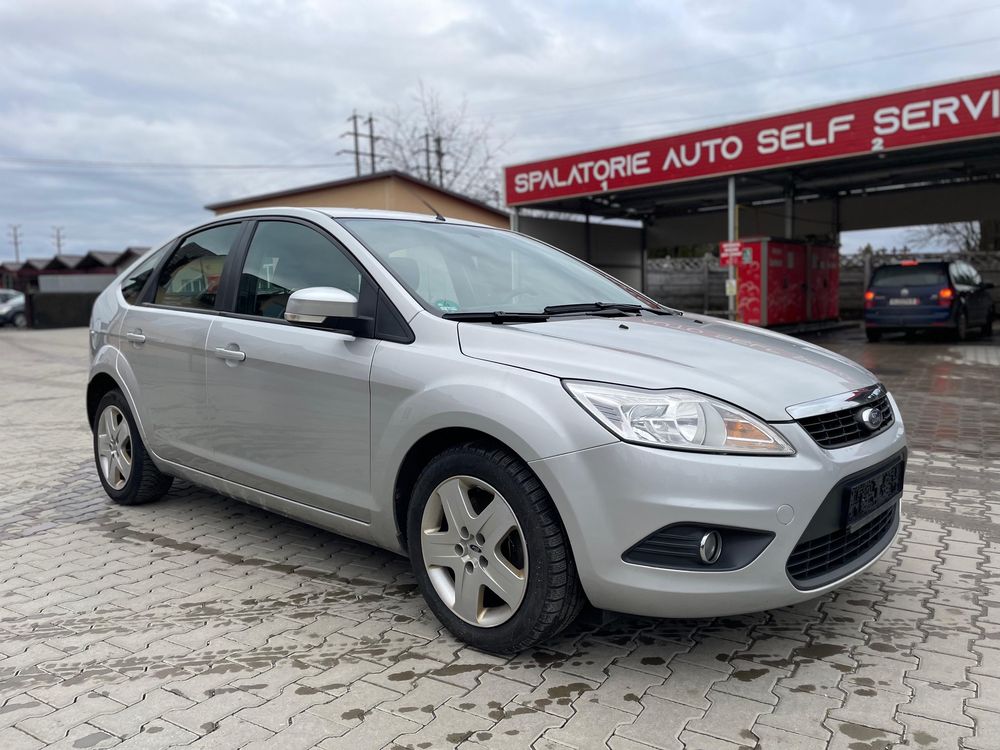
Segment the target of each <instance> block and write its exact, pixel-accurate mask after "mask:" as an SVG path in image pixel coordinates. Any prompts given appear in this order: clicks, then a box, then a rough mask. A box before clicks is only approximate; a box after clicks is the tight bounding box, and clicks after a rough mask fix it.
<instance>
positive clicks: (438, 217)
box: [404, 185, 448, 221]
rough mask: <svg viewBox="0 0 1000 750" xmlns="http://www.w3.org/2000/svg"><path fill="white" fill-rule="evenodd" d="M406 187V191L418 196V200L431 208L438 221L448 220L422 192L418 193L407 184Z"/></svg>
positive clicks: (415, 196)
mask: <svg viewBox="0 0 1000 750" xmlns="http://www.w3.org/2000/svg"><path fill="white" fill-rule="evenodd" d="M404 187H406V192H408V193H409V194H410V195H412V196H413V197H414V198H416V199H417V200H418V201H420V202H421V203H423V204H424V205H425V206H427V208H429V209H430V210H431V213H432V214H434V218H435V219H437V220H438V221H448V220H447V219H446V218H444V217H443V216H442V215H441V212H440V211H438V210H437V209H436V208H434V206H432V205H431V204H430V202H428V201H427V200H425V199H424V196H422V195H421V194H420V193H418V192H417V191H415V190H411V189H410V187H409V186H408V185H406V186H404Z"/></svg>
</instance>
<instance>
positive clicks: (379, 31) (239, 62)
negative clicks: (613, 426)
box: [0, 0, 1000, 259]
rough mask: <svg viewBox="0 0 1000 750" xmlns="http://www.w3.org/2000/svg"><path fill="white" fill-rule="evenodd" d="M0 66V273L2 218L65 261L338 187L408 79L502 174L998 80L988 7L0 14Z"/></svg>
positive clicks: (922, 2) (856, 240)
mask: <svg viewBox="0 0 1000 750" xmlns="http://www.w3.org/2000/svg"><path fill="white" fill-rule="evenodd" d="M0 50H2V52H0V54H2V58H0V59H2V63H0V228H2V229H3V232H4V237H3V242H2V243H0V259H4V258H12V257H13V248H12V246H11V244H10V242H9V238H8V237H7V225H8V224H20V225H21V233H22V236H23V250H22V258H23V257H25V256H30V257H35V256H48V255H51V254H52V252H53V251H54V248H53V242H52V234H53V232H52V227H53V226H54V225H58V226H62V227H63V228H64V232H65V237H66V241H65V245H64V252H70V253H80V252H85V251H86V250H89V249H120V248H123V247H124V246H126V245H130V244H131V245H152V244H157V243H160V242H162V241H163V240H165V239H167V238H169V237H170V236H171V235H173V234H174V233H176V232H177V231H178V230H180V229H182V228H184V227H185V226H186V225H190V224H192V223H194V222H197V221H199V220H202V219H204V218H206V217H207V215H208V214H207V213H206V212H205V211H204V209H203V208H202V207H203V206H204V204H206V203H209V202H212V201H217V200H223V199H227V198H234V197H239V196H242V195H246V194H252V193H257V192H263V191H269V190H276V189H282V188H286V187H292V186H296V185H302V184H307V183H310V182H317V181H323V180H327V179H334V178H338V177H345V176H349V175H351V174H352V173H353V162H352V161H350V160H349V158H348V157H345V156H344V155H342V154H338V151H339V150H340V149H343V148H346V147H347V146H348V145H349V144H348V143H347V141H346V140H344V139H342V138H340V137H339V136H340V134H341V133H342V132H343V131H344V130H345V128H346V123H345V118H346V117H347V116H348V115H350V113H351V110H352V108H357V109H358V110H359V111H361V112H365V113H367V112H368V111H372V112H374V113H375V114H376V116H378V113H379V112H382V111H386V110H388V109H391V108H392V107H393V106H394V105H396V104H397V103H400V102H403V103H406V102H408V101H410V100H411V99H412V97H413V94H414V91H415V89H416V88H417V86H418V84H419V82H420V81H423V83H424V84H425V85H426V86H429V87H431V88H433V89H435V90H437V91H439V92H440V94H441V95H442V98H443V99H444V101H445V102H446V103H452V104H454V105H458V104H459V103H460V102H461V101H462V99H463V97H464V98H466V99H467V100H468V104H469V109H470V111H471V112H472V113H473V114H474V115H475V116H477V117H483V118H488V119H490V120H492V122H493V127H494V130H495V132H496V133H497V135H498V137H499V138H501V139H503V140H505V141H506V147H505V155H504V159H503V160H502V162H503V163H515V162H518V161H524V160H527V159H533V158H539V157H545V156H549V155H553V154H559V153H564V152H568V151H575V150H581V149H586V148H593V147H599V146H602V145H608V144H614V143H619V142H622V141H630V140H638V139H641V138H643V137H649V136H655V135H665V134H669V133H672V132H683V131H686V130H691V129H696V128H700V127H703V126H708V125H712V124H717V123H720V122H725V121H731V120H736V119H742V118H746V117H750V116H753V115H759V114H766V113H769V112H778V111H782V110H787V109H793V108H797V107H800V106H805V105H812V104H819V103H824V102H828V101H834V100H838V99H844V98H852V97H858V96H865V95H869V94H873V93H878V92H882V91H886V90H891V89H895V88H903V87H909V86H915V85H920V84H924V83H929V82H935V81H940V80H946V79H951V78H957V77H966V76H972V75H978V74H982V73H986V72H989V71H993V70H996V69H1000V3H995V4H991V3H990V2H989V1H988V0H979V1H978V2H977V1H976V0H962V1H958V2H947V3H942V2H940V1H939V0H913V1H912V2H872V1H871V0H835V1H827V0H810V2H794V3H793V2H774V1H772V0H757V1H756V2H753V3H749V2H738V1H737V0H730V2H710V1H709V0H694V1H692V2H663V1H662V0H650V1H648V2H633V3H625V2H612V1H609V2H589V3H588V2H573V1H571V0H567V1H566V2H542V1H540V0H526V1H524V2H519V1H516V0H509V1H508V0H489V2H485V1H484V2H452V1H450V0H421V1H420V2H382V1H381V0H364V2H357V0H350V1H347V2H334V1H333V0H324V1H317V2H311V3H307V2H302V3H299V2H252V1H250V0H207V1H206V0H186V1H184V2H167V1H165V0H164V1H160V2H152V1H149V2H146V1H144V0H132V1H130V2H124V3H123V2H106V1H99V0H86V1H81V0H62V1H61V2H48V1H46V0H32V2H23V0H0ZM54 160H84V161H87V162H95V161H105V162H126V163H132V166H122V165H115V166H97V165H94V164H92V163H90V164H79V163H78V164H72V163H65V162H64V163H58V162H56V161H54ZM135 163H144V164H146V165H147V166H142V167H138V166H134V165H135ZM185 164H188V165H191V164H196V165H206V164H215V165H262V164H263V165H300V166H298V167H295V168H282V169H267V170H265V169H209V168H206V167H203V166H202V167H197V168H194V167H192V168H183V169H178V168H176V165H185ZM161 165H166V166H161ZM170 165H174V166H170ZM302 165H325V166H322V167H321V168H308V166H302ZM899 237H900V234H899V232H894V231H889V232H887V233H886V232H883V233H872V232H866V233H853V234H851V235H847V236H845V238H844V239H845V250H852V249H853V248H854V246H856V245H857V244H861V243H863V242H864V241H867V240H869V239H872V240H875V241H876V242H879V241H885V242H888V243H889V244H892V243H893V242H894V241H897V240H898V239H899Z"/></svg>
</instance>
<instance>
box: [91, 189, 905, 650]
mask: <svg viewBox="0 0 1000 750" xmlns="http://www.w3.org/2000/svg"><path fill="white" fill-rule="evenodd" d="M91 329H92V330H91V348H92V365H91V374H90V384H89V387H88V390H87V412H88V416H89V418H90V421H91V424H92V425H93V430H94V449H95V454H96V459H97V467H98V471H99V474H100V477H101V481H102V482H103V484H104V487H105V489H106V491H107V493H108V494H109V495H110V496H111V498H112V499H113V500H115V501H116V502H119V503H122V504H133V503H139V502H146V501H149V500H153V499H155V498H157V497H159V496H161V495H162V494H164V493H165V492H166V491H167V489H168V488H169V486H170V482H171V480H172V478H173V477H183V478H185V479H187V480H189V481H192V482H195V483H197V484H200V485H203V486H205V487H208V488H211V489H213V490H216V491H218V492H221V493H224V494H227V495H230V496H232V497H236V498H239V499H241V500H244V501H246V502H248V503H252V504H254V505H258V506H261V507H263V508H267V509H269V510H273V511H275V512H278V513H283V514H285V515H288V516H292V517H294V518H298V519H301V520H303V521H306V522H308V523H312V524H315V525H317V526H321V527H323V528H326V529H330V530H332V531H335V532H337V533H340V534H343V535H346V536H350V537H353V538H356V539H361V540H364V541H366V542H370V543H372V544H376V545H378V546H380V547H385V548H386V549H390V550H393V551H395V552H399V553H401V554H405V555H408V556H409V558H410V560H411V562H412V565H413V570H414V575H415V576H416V580H417V582H418V584H419V586H420V589H421V591H422V592H423V594H424V596H425V597H426V598H427V601H428V603H429V605H430V608H431V609H432V610H433V612H434V613H435V614H436V615H437V617H438V618H440V620H441V621H442V622H443V623H444V624H445V625H446V626H447V627H448V628H449V629H450V630H451V631H452V632H453V633H455V634H456V635H457V636H458V637H459V638H461V639H463V640H465V641H467V642H468V643H470V644H472V645H474V646H476V647H478V648H481V649H484V650H487V651H493V652H500V653H510V652H515V651H519V650H521V649H524V648H526V647H528V646H530V645H532V644H535V643H537V642H539V641H542V640H544V639H547V638H550V637H552V636H553V635H554V634H555V633H557V632H558V631H559V630H560V629H561V628H563V627H564V626H565V625H566V624H567V623H569V622H570V621H571V620H572V619H573V617H574V616H575V615H576V614H577V612H578V611H579V608H580V607H581V605H582V604H583V602H584V601H585V600H587V599H589V600H590V602H592V603H593V604H594V605H596V606H597V607H601V608H606V609H611V610H618V611H621V612H629V613H635V614H640V615H653V616H659V617H702V616H713V615H727V614H734V613H742V612H750V611H756V610H763V609H768V608H771V607H781V606H784V605H788V604H792V603H795V602H799V601H803V600H805V599H809V598H812V597H815V596H817V595H819V594H822V593H824V592H826V591H828V590H830V589H831V588H833V587H836V586H839V585H841V584H843V583H844V582H845V581H848V580H850V579H851V578H853V577H854V576H857V575H859V574H860V573H862V572H863V571H864V570H865V569H866V568H867V567H869V566H870V565H871V564H872V563H873V562H874V561H875V560H876V559H877V558H878V556H879V555H880V554H881V553H882V552H883V551H884V550H885V549H886V547H888V546H889V544H890V543H891V542H892V539H893V537H894V535H895V533H896V531H897V528H898V526H899V520H900V515H899V513H900V497H901V494H902V486H903V471H904V467H905V462H906V439H905V435H904V431H903V423H902V420H901V419H900V417H899V412H898V410H897V408H896V405H895V403H894V401H893V399H892V397H891V396H890V395H889V394H888V393H887V392H886V390H885V388H884V387H883V386H882V385H881V384H880V383H879V382H878V380H877V379H876V378H875V376H873V375H872V374H871V373H870V372H868V371H867V370H865V369H864V368H862V367H860V366H859V365H857V364H855V363H853V362H851V361H849V360H847V359H844V358H843V357H840V356H838V355H836V354H833V353H831V352H829V351H827V350H824V349H822V348H819V347H817V346H813V345H811V344H808V343H804V342H802V341H799V340H796V339H792V338H789V337H787V336H782V335H779V334H776V333H772V332H769V331H765V330H761V329H757V328H751V327H748V326H744V325H739V324H734V323H729V322H724V321H721V320H717V319H715V318H711V317H706V316H703V315H692V314H688V313H681V312H679V311H676V310H672V309H669V308H666V307H663V306H661V305H659V304H657V303H656V302H654V301H653V300H652V299H650V298H648V297H646V296H644V295H643V294H641V293H639V292H637V291H635V290H633V289H630V288H628V287H627V286H625V285H624V284H622V283H620V282H619V281H617V280H615V279H614V278H612V277H610V276H608V275H606V274H604V273H602V272H600V271H598V270H596V269H594V268H592V267H591V266H589V265H587V264H585V263H583V262H581V261H579V260H577V259H575V258H573V257H572V256H570V255H567V254H565V253H563V252H561V251H559V250H556V249H555V248H552V247H550V246H548V245H545V244H543V243H541V242H538V241H536V240H534V239H531V238H529V237H525V236H522V235H519V234H516V233H513V232H508V231H504V230H499V229H494V228H490V227H484V226H479V225H475V224H470V223H467V222H461V221H453V220H450V219H449V220H445V219H444V218H443V217H428V216H418V215H412V214H396V213H388V212H370V211H361V210H355V209H325V208H318V209H306V208H268V209H257V210H253V211H248V212H242V213H235V214H230V215H226V216H224V217H221V218H218V219H216V220H214V221H212V222H209V223H207V224H204V225H202V226H198V227H195V228H193V229H191V230H189V231H186V232H184V233H183V234H181V235H179V236H178V237H177V238H176V239H175V240H173V241H172V242H170V243H168V244H167V245H166V246H164V247H162V248H160V249H159V250H156V251H154V252H153V253H151V254H149V255H148V256H146V257H144V258H142V259H141V260H140V261H139V262H138V263H136V264H135V265H134V266H133V267H132V268H130V269H128V270H127V271H126V272H125V273H124V274H122V276H120V277H119V279H118V280H117V281H116V282H114V283H112V284H111V285H110V286H109V287H108V288H107V289H106V290H105V291H104V293H103V294H101V296H100V297H99V298H98V300H97V302H96V303H95V305H94V311H93V318H92V323H91Z"/></svg>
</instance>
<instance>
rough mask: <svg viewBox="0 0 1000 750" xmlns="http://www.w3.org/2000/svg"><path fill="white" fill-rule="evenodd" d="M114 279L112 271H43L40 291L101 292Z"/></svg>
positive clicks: (39, 279)
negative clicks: (56, 272) (51, 272)
mask: <svg viewBox="0 0 1000 750" xmlns="http://www.w3.org/2000/svg"><path fill="white" fill-rule="evenodd" d="M114 280H115V276H114V274H110V273H59V274H54V273H53V274H48V273H42V274H39V276H38V291H39V292H100V291H102V290H103V289H104V287H106V286H107V285H108V284H110V283H111V282H112V281H114Z"/></svg>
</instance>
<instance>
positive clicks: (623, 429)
mask: <svg viewBox="0 0 1000 750" xmlns="http://www.w3.org/2000/svg"><path fill="white" fill-rule="evenodd" d="M563 385H564V386H565V388H566V390H567V391H569V392H570V395H572V396H573V398H575V399H576V400H577V401H578V402H579V404H580V405H581V406H582V407H583V408H584V409H586V410H587V411H588V412H590V414H591V415H592V416H593V417H594V419H596V420H597V421H598V422H600V423H601V424H603V425H604V426H605V427H607V428H608V429H609V430H610V431H611V432H613V433H614V434H615V435H617V436H618V437H620V438H621V439H622V440H627V441H628V442H630V443H642V444H643V445H654V446H657V447H660V448H680V449H683V450H694V451H708V452H712V453H751V454H763V455H769V456H791V455H793V454H794V453H795V449H794V448H792V446H791V445H790V444H789V443H788V441H787V440H785V438H783V437H782V436H781V435H780V434H779V433H778V432H777V430H775V429H774V428H772V427H771V426H770V425H768V424H766V423H764V422H762V421H761V420H759V419H757V418H756V417H753V416H751V415H749V414H747V413H746V412H745V411H742V410H741V409H737V408H736V407H735V406H732V405H731V404H727V403H725V402H723V401H717V400H716V399H714V398H710V397H708V396H703V395H701V394H700V393H694V392H693V391H684V390H680V389H670V390H663V391H651V390H645V389H643V388H629V387H627V386H621V385H609V384H605V383H589V382H586V381H580V380H564V381H563Z"/></svg>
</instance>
